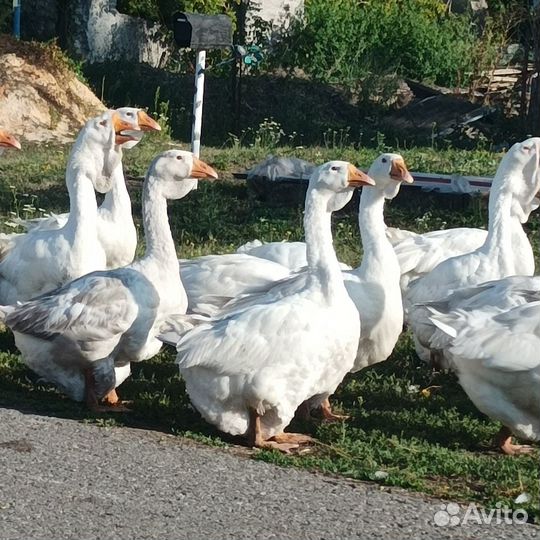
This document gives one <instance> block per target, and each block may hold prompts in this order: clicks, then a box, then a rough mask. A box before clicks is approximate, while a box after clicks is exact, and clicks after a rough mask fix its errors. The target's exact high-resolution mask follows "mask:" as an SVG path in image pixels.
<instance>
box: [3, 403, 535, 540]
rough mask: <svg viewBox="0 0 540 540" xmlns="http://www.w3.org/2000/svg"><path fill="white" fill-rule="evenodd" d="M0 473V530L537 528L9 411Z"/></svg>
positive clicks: (182, 443) (202, 532)
mask: <svg viewBox="0 0 540 540" xmlns="http://www.w3.org/2000/svg"><path fill="white" fill-rule="evenodd" d="M0 471H1V473H0V474H1V476H0V538H1V539H2V540H4V539H6V540H7V539H9V540H14V539H21V540H22V539H24V540H30V539H31V540H39V539H51V540H52V539H55V540H60V539H67V538H69V539H71V538H73V539H77V540H85V539H96V538H99V539H100V540H102V539H109V538H126V539H130V540H132V539H133V540H138V539H159V540H166V539H180V538H186V539H188V538H189V539H190V540H198V539H203V538H204V539H214V538H219V539H224V540H225V539H230V538H238V539H240V538H250V539H257V540H258V539H268V538H278V539H289V538H290V539H295V540H302V539H324V540H332V539H340V540H345V539H349V538H363V539H367V538H381V539H389V540H400V539H402V538H403V539H405V538H406V539H407V540H411V539H416V538H422V539H431V538H438V539H446V538H449V539H450V538H451V539H455V538H463V539H465V538H467V539H472V538H474V539H482V538H486V539H490V540H491V539H493V538H497V539H506V538H508V539H512V540H514V539H516V538H523V539H526V538H537V537H538V538H540V528H539V527H536V526H534V525H516V524H514V525H494V524H492V525H482V526H480V525H477V524H473V525H470V524H469V525H467V526H464V525H459V526H437V525H435V523H434V516H435V513H436V512H437V511H442V505H446V504H448V501H441V500H436V499H430V498H427V497H424V496H422V495H417V494H414V493H407V492H405V491H402V490H400V489H392V490H388V489H386V488H384V489H383V488H381V487H380V486H377V485H372V484H365V483H357V482H352V481H348V480H346V479H335V478H330V477H326V476H323V475H316V474H311V473H308V472H305V471H299V470H295V469H283V468H279V467H275V466H273V465H269V464H267V463H262V462H257V461H254V460H251V459H248V458H247V457H245V456H242V455H238V453H237V452H235V451H234V450H221V449H215V448H210V447H204V446H200V445H197V444H195V443H193V442H191V441H186V440H183V439H180V438H177V437H173V436H169V435H164V434H162V433H157V432H152V431H145V430H136V429H129V428H100V427H96V426H93V425H88V424H83V423H79V422H76V421H74V420H64V419H59V418H50V417H44V416H36V415H32V414H23V413H21V412H19V411H15V410H10V409H0ZM455 508H456V510H457V506H456V507H455ZM464 511H465V508H464V507H461V509H460V512H461V515H463V512H464ZM440 515H441V514H439V516H440ZM445 516H448V514H444V515H443V517H445Z"/></svg>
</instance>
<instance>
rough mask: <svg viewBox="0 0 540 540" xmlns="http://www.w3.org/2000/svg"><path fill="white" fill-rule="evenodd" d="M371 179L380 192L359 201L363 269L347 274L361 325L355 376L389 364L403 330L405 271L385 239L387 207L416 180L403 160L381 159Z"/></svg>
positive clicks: (385, 156)
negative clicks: (402, 277) (404, 186)
mask: <svg viewBox="0 0 540 540" xmlns="http://www.w3.org/2000/svg"><path fill="white" fill-rule="evenodd" d="M368 175H369V176H370V177H371V178H373V179H374V180H375V186H371V187H365V188H363V189H362V195H361V197H360V206H359V209H358V221H359V226H360V235H361V238H362V249H363V255H362V263H361V264H360V266H359V267H358V268H355V269H354V270H351V271H348V272H343V279H344V281H345V287H346V288H347V292H348V293H349V296H350V297H351V299H352V300H353V302H354V305H355V306H356V309H357V310H358V313H359V314H360V322H361V325H362V334H361V337H360V341H359V345H358V352H357V355H356V360H355V363H354V367H353V369H352V370H351V371H353V372H355V371H359V370H361V369H363V368H365V367H367V366H370V365H372V364H375V363H377V362H382V361H383V360H386V359H387V358H388V357H389V356H390V354H391V353H392V351H393V350H394V347H395V345H396V342H397V340H398V338H399V336H400V334H401V332H402V330H403V304H402V299H401V290H400V287H399V278H400V268H399V263H398V260H397V257H396V254H395V252H394V250H393V248H392V245H391V244H390V242H389V241H388V239H387V238H386V234H385V229H386V226H385V223H384V201H385V199H393V198H394V197H395V196H396V195H397V194H398V191H399V188H400V186H401V182H407V183H411V182H412V181H413V178H412V176H411V175H410V173H409V171H408V170H407V167H406V165H405V162H404V161H403V158H402V157H401V156H400V155H399V154H382V155H381V156H379V157H378V158H377V159H376V160H375V161H374V162H373V164H372V165H371V167H370V168H369V171H368Z"/></svg>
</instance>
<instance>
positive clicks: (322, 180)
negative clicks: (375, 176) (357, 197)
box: [309, 161, 375, 212]
mask: <svg viewBox="0 0 540 540" xmlns="http://www.w3.org/2000/svg"><path fill="white" fill-rule="evenodd" d="M373 185H375V182H374V181H373V180H372V179H371V178H370V177H369V176H368V175H367V174H366V173H364V172H362V171H360V170H359V169H357V168H356V167H355V166H354V165H352V164H351V163H349V162H347V161H328V162H327V163H324V164H323V165H321V166H320V167H318V168H317V169H315V171H314V173H313V174H312V175H311V178H310V180H309V189H316V190H317V192H319V193H321V194H323V195H325V196H327V198H328V211H329V212H335V211H336V210H340V209H341V208H343V207H344V206H345V205H346V204H347V203H348V202H349V201H350V200H351V197H352V194H353V191H354V188H356V187H360V186H373Z"/></svg>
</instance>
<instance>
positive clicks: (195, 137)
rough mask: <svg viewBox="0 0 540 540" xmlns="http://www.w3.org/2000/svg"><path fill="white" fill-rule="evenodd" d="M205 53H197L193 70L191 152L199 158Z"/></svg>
mask: <svg viewBox="0 0 540 540" xmlns="http://www.w3.org/2000/svg"><path fill="white" fill-rule="evenodd" d="M205 65H206V51H197V67H196V69H195V98H194V99H193V126H192V129H191V151H192V152H193V153H194V154H195V155H196V156H197V157H199V155H200V153H201V126H202V111H203V99H204V68H205Z"/></svg>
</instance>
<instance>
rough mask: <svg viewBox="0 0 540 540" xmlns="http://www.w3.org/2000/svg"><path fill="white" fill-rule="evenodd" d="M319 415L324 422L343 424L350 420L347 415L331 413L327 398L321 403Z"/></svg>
mask: <svg viewBox="0 0 540 540" xmlns="http://www.w3.org/2000/svg"><path fill="white" fill-rule="evenodd" d="M321 413H322V416H323V420H324V421H325V422H343V421H344V420H348V419H349V418H350V416H349V415H346V414H336V413H334V412H332V405H330V400H329V399H328V398H326V399H325V400H324V401H323V402H322V403H321Z"/></svg>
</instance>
